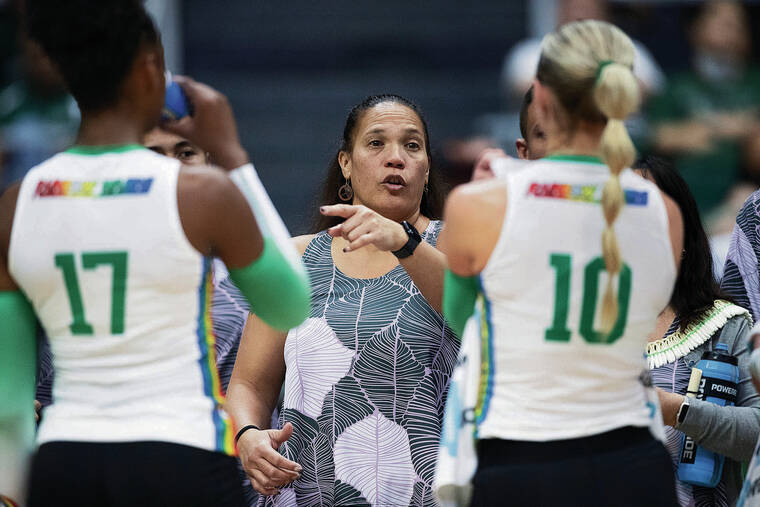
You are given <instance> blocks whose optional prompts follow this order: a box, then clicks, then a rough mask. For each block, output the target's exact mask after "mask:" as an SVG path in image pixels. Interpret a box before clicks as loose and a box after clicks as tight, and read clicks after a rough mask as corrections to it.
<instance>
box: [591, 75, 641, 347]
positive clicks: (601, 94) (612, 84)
mask: <svg viewBox="0 0 760 507" xmlns="http://www.w3.org/2000/svg"><path fill="white" fill-rule="evenodd" d="M605 63H606V62H605ZM593 97H594V102H595V103H596V106H597V107H598V108H599V111H600V112H601V113H602V114H603V115H604V116H606V117H607V126H606V127H605V128H604V132H603V133H602V139H601V141H600V142H599V152H600V154H601V156H602V160H603V161H604V163H605V164H607V166H608V167H609V168H610V179H609V180H607V183H606V184H605V185H604V190H603V191H602V212H603V213H604V220H605V222H606V225H605V228H604V231H602V257H603V258H604V265H605V267H606V269H607V287H606V288H605V291H604V296H603V298H602V331H603V332H605V333H609V332H610V331H611V330H612V328H613V326H614V325H615V321H617V317H618V301H617V294H616V293H615V285H614V278H615V276H616V275H617V274H618V273H620V270H621V269H622V267H623V259H622V257H621V254H620V247H619V246H618V242H617V238H616V237H615V229H614V224H615V220H617V217H618V215H620V211H621V209H622V208H623V205H624V204H625V195H624V193H623V187H622V186H620V173H621V171H622V170H623V169H625V168H626V167H630V166H631V164H633V161H634V159H635V157H636V150H635V149H634V147H633V142H632V141H631V138H630V136H629V135H628V131H627V130H626V128H625V124H624V123H623V120H624V119H625V118H626V117H627V116H628V115H629V114H631V113H633V112H634V111H636V109H638V107H639V85H638V83H637V82H636V78H635V77H634V76H633V72H631V69H629V68H628V67H626V66H624V65H621V64H619V63H616V62H614V61H613V62H611V63H609V64H607V65H604V66H602V67H601V69H600V72H599V75H598V78H597V80H596V84H595V85H594V91H593Z"/></svg>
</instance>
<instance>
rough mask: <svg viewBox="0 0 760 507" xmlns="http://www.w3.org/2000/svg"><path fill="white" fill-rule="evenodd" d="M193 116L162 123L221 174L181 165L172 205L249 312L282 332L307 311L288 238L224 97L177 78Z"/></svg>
mask: <svg viewBox="0 0 760 507" xmlns="http://www.w3.org/2000/svg"><path fill="white" fill-rule="evenodd" d="M176 80H177V81H178V82H179V83H180V84H181V85H182V87H183V90H184V91H185V93H186V94H187V96H188V99H189V100H190V102H191V103H192V105H193V109H194V114H193V116H192V117H186V118H184V119H182V120H180V121H179V122H176V123H170V124H167V125H166V128H167V130H171V131H174V132H176V133H178V134H181V135H182V136H184V137H186V138H187V139H189V140H191V141H192V142H194V143H196V144H198V145H199V146H201V147H202V148H203V149H204V150H206V151H207V152H209V153H210V154H211V158H212V159H213V160H214V161H215V162H216V163H217V164H218V165H219V166H220V167H221V168H222V169H224V170H225V171H227V174H225V173H224V172H222V171H218V170H214V169H209V168H200V169H190V168H185V169H184V170H183V171H182V173H181V174H180V179H179V186H178V206H179V210H180V216H181V220H182V224H183V227H184V228H185V232H186V234H187V236H188V239H189V240H190V242H191V243H192V244H193V246H194V247H195V248H196V249H198V250H199V251H200V252H202V253H204V254H211V255H215V256H218V257H220V258H221V259H222V260H223V261H224V263H225V264H226V265H227V267H228V268H229V270H230V276H231V277H232V279H233V281H234V282H235V284H236V285H237V286H238V288H240V290H241V292H242V293H243V294H244V295H245V297H246V299H248V301H249V303H250V304H251V308H252V309H253V311H254V313H256V315H258V316H259V317H260V318H261V319H262V320H263V321H264V322H266V323H267V324H269V325H270V326H272V327H274V328H276V329H280V330H287V329H289V328H291V327H295V326H296V325H298V324H300V323H301V322H302V321H303V320H304V319H305V318H306V316H307V314H308V310H309V287H308V279H307V277H306V274H305V272H304V270H303V267H302V266H301V264H300V262H299V261H298V257H297V254H296V253H295V250H293V247H292V246H291V245H290V243H289V234H288V233H287V230H286V229H285V227H284V225H283V224H282V221H281V220H280V218H279V215H278V214H277V212H276V211H275V209H274V207H273V206H272V204H271V201H269V197H268V196H267V194H266V192H265V191H264V189H263V186H261V183H260V181H259V179H258V176H257V175H256V173H255V169H254V168H253V165H252V164H250V162H249V160H248V155H247V153H246V152H245V150H244V149H243V148H242V146H241V145H240V140H239V137H238V133H237V128H236V126H235V120H234V116H233V113H232V109H231V107H230V105H229V103H228V101H227V99H226V97H224V95H222V94H221V93H219V92H217V91H216V90H214V89H212V88H211V87H209V86H206V85H204V84H201V83H198V82H195V81H193V80H192V79H189V78H185V77H181V76H178V77H177V78H176Z"/></svg>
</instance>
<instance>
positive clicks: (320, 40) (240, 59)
mask: <svg viewBox="0 0 760 507" xmlns="http://www.w3.org/2000/svg"><path fill="white" fill-rule="evenodd" d="M182 11H183V16H184V20H183V25H184V28H185V29H184V45H185V57H184V60H185V71H186V72H187V73H188V74H189V75H192V76H194V77H195V78H197V79H200V80H203V81H207V82H209V83H210V84H212V85H214V86H217V87H219V88H220V89H221V90H223V91H224V92H225V93H226V94H227V95H228V97H229V99H230V101H231V103H232V105H233V107H234V108H235V112H236V115H237V119H238V123H239V127H240V132H241V136H242V138H243V142H244V145H245V146H246V148H247V149H248V150H249V152H250V154H251V157H252V159H253V161H254V163H255V165H256V167H257V169H258V171H259V174H260V176H261V178H262V180H263V182H264V184H265V185H266V187H267V189H268V191H269V193H270V195H271V197H272V199H273V201H274V202H275V205H276V206H277V207H278V209H280V212H281V213H282V215H283V218H284V219H285V222H286V223H287V225H288V227H289V228H290V230H291V232H292V233H293V234H302V233H305V232H307V230H308V227H309V218H310V216H311V213H312V211H313V209H314V206H313V204H314V202H315V201H314V199H315V194H316V192H317V191H318V188H319V184H320V181H321V179H322V177H323V175H324V173H325V169H326V167H327V163H328V162H329V159H330V157H331V156H332V155H333V154H334V152H335V150H336V149H337V145H338V142H339V139H340V136H341V133H342V129H343V122H344V121H345V117H346V114H347V112H348V110H349V109H350V107H351V106H352V105H354V104H355V103H357V102H359V101H360V100H361V99H362V98H364V96H366V95H369V94H375V93H384V92H391V93H398V94H401V95H404V96H407V97H409V98H411V99H413V100H415V101H416V102H418V103H419V104H420V106H421V107H422V108H423V110H424V111H425V113H426V115H427V119H428V122H429V124H430V128H431V138H432V142H433V145H434V147H435V146H436V145H438V144H439V143H440V141H441V140H442V139H444V138H447V137H453V136H460V135H466V134H468V133H469V131H470V128H471V125H472V121H473V119H474V118H475V117H476V116H478V115H480V114H482V113H484V112H487V111H493V110H498V109H499V108H500V105H501V102H500V95H499V89H498V76H499V70H500V65H501V61H502V59H503V57H504V54H505V53H506V51H507V49H508V48H509V47H510V46H511V45H512V44H513V43H514V42H516V41H517V40H519V39H521V38H522V37H524V36H525V31H526V29H525V19H526V14H525V5H524V3H523V2H520V1H505V0H487V1H479V2H477V4H476V7H473V6H471V5H469V3H468V2H458V1H453V0H440V1H436V2H414V1H406V0H386V1H384V2H377V3H375V2H366V1H359V2H351V1H346V0H341V1H333V2H329V3H326V2H312V1H306V0H295V1H288V2H258V1H256V2H254V1H250V0H226V1H225V2H218V3H217V2H208V1H202V0H186V1H185V2H184V3H183V7H182ZM211 27H213V29H211Z"/></svg>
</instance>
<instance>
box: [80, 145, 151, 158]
mask: <svg viewBox="0 0 760 507" xmlns="http://www.w3.org/2000/svg"><path fill="white" fill-rule="evenodd" d="M145 149H147V148H145V147H144V146H142V145H140V144H111V145H101V146H82V145H77V146H72V147H71V148H69V149H68V150H66V153H72V154H74V155H103V154H104V153H124V152H125V151H133V150H145Z"/></svg>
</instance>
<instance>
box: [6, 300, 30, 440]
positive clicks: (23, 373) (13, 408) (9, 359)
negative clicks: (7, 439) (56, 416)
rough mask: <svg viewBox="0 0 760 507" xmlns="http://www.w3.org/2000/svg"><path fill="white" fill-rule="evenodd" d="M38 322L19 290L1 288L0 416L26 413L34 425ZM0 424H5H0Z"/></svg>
mask: <svg viewBox="0 0 760 507" xmlns="http://www.w3.org/2000/svg"><path fill="white" fill-rule="evenodd" d="M36 331H37V321H36V319H35V318H34V310H32V305H30V304H29V301H27V299H26V298H25V297H24V295H23V294H22V293H21V292H19V291H12V292H9V291H0V400H3V401H2V403H0V416H2V415H11V414H27V415H28V417H29V418H31V424H32V425H33V424H34V389H35V382H36V376H37V340H36ZM0 427H2V425H1V424H0Z"/></svg>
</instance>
